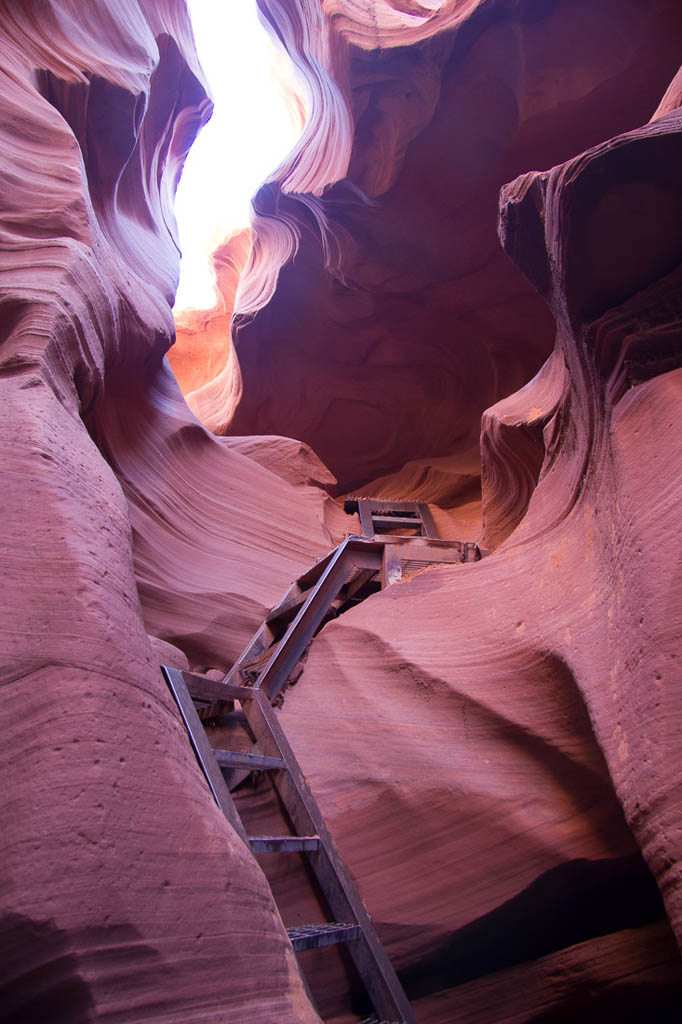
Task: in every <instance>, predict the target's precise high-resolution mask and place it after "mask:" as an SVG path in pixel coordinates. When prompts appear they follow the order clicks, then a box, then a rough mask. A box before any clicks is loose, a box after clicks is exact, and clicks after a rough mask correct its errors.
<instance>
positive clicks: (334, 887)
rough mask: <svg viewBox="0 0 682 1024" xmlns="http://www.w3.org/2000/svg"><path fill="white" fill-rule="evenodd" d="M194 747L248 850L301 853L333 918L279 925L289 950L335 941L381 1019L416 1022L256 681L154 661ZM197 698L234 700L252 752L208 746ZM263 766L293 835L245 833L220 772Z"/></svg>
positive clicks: (386, 1022)
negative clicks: (239, 681)
mask: <svg viewBox="0 0 682 1024" xmlns="http://www.w3.org/2000/svg"><path fill="white" fill-rule="evenodd" d="M162 672H163V675H164V677H165V679H166V681H167V683H168V685H169V687H170V689H171V692H172V694H173V696H174V698H175V700H176V702H177V705H178V708H179V709H180V713H181V715H182V718H183V721H184V723H185V726H186V728H187V732H188V733H189V737H190V740H191V743H192V746H193V748H194V753H195V755H196V757H197V760H198V761H199V764H200V766H201V769H202V771H203V773H204V775H205V777H206V781H207V782H208V785H209V787H210V789H211V791H212V793H213V796H214V798H215V800H216V803H217V804H218V806H219V807H220V809H221V810H222V812H223V814H224V815H225V817H226V818H227V819H228V821H229V822H230V823H231V825H232V827H233V828H234V829H235V831H236V832H237V834H238V835H239V836H240V837H241V838H242V840H243V841H244V843H245V844H246V845H247V846H248V848H249V849H250V850H251V852H252V853H254V854H256V853H281V854H286V853H302V854H304V855H305V856H306V858H307V860H308V863H309V865H310V867H311V869H312V871H313V873H314V875H315V878H316V880H317V883H318V885H319V887H320V890H321V891H322V893H323V894H324V897H325V899H326V901H327V904H328V906H329V908H330V910H331V913H332V915H333V918H334V920H333V921H329V922H327V923H323V924H312V925H308V926H305V927H302V928H290V929H287V932H288V935H289V939H290V941H291V944H292V946H293V948H294V951H295V952H303V951H305V950H309V949H319V948H322V947H324V946H330V945H335V944H337V943H340V942H343V943H345V944H346V946H347V949H348V952H349V953H350V956H351V958H352V960H353V963H354V964H355V968H356V970H357V972H358V974H359V976H360V978H361V980H362V982H363V984H364V986H365V989H366V991H367V994H368V996H369V998H370V999H371V1001H372V1005H373V1006H374V1009H375V1011H376V1013H377V1017H376V1018H374V1019H375V1020H376V1021H380V1022H382V1024H416V1021H415V1017H414V1015H413V1013H412V1010H411V1008H410V1004H409V1002H408V1000H407V997H406V995H405V993H404V992H403V989H402V986H401V984H400V982H399V981H398V978H397V975H396V973H395V971H394V969H393V966H392V964H391V962H390V960H389V958H388V956H387V954H386V951H385V950H384V947H383V946H382V944H381V941H380V940H379V937H378V935H377V933H376V930H375V928H374V924H373V923H372V920H371V918H370V916H369V914H368V913H367V910H366V908H365V905H364V903H363V902H362V900H361V898H360V895H359V893H358V891H357V889H356V887H355V884H354V882H353V880H352V878H351V875H350V872H349V871H348V868H347V867H346V865H345V864H344V862H343V860H342V858H341V855H340V854H339V851H338V850H337V848H336V845H335V843H334V840H333V839H332V837H331V835H330V833H329V830H328V829H327V827H326V825H325V823H324V819H323V817H322V814H321V812H320V809H319V807H318V805H317V803H316V801H315V799H314V797H313V795H312V793H311V791H310V788H309V786H308V784H307V782H306V780H305V777H304V775H303V772H302V771H301V768H300V766H299V764H298V762H297V760H296V758H295V757H294V754H293V751H292V750H291V747H290V746H289V743H288V742H287V739H286V737H285V735H284V733H283V731H282V727H281V725H280V723H279V721H278V719H277V715H276V712H275V710H274V709H273V707H272V705H271V703H270V700H269V699H268V697H267V695H266V693H265V692H264V690H263V689H261V688H254V687H244V686H236V685H234V684H232V683H226V682H216V681H213V680H210V679H208V678H207V677H205V676H198V675H195V674H193V673H190V672H183V671H181V670H179V669H175V668H169V667H167V666H162ZM194 699H196V700H198V701H209V702H212V701H214V702H223V701H225V700H232V701H234V700H238V701H239V703H240V704H241V706H242V709H243V711H244V715H245V717H246V720H247V721H248V724H249V728H250V730H251V732H252V734H253V736H254V737H255V739H256V743H257V746H258V753H248V754H244V753H234V752H232V751H227V750H214V749H213V748H212V747H211V746H210V744H209V742H208V737H207V735H206V732H205V730H204V726H203V725H202V722H201V720H200V718H199V716H198V714H197V711H196V709H195V707H194V702H193V701H194ZM234 769H238V770H243V771H247V772H249V773H250V772H253V771H257V772H267V773H268V774H269V775H270V777H271V779H272V781H273V784H274V786H275V788H276V790H277V793H278V794H279V797H280V799H281V801H282V804H283V806H284V808H285V810H286V813H287V816H288V817H289V819H290V821H291V823H292V825H293V827H294V829H295V835H284V836H247V834H246V831H245V829H244V826H243V824H242V821H241V819H240V817H239V814H238V812H237V808H236V806H235V804H234V801H233V799H232V796H231V794H230V791H229V789H228V786H227V783H226V781H225V778H224V777H223V771H224V770H227V771H231V770H234Z"/></svg>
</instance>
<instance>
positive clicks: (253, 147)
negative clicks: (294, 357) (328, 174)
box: [175, 0, 303, 312]
mask: <svg viewBox="0 0 682 1024" xmlns="http://www.w3.org/2000/svg"><path fill="white" fill-rule="evenodd" d="M188 7H189V12H190V15H191V18H192V25H193V27H194V35H195V39H196V46H197V51H198V53H199V59H200V61H201V65H202V67H203V69H204V72H205V74H206V77H207V79H208V81H209V83H210V87H211V91H212V94H213V100H214V103H215V110H214V113H213V117H212V118H211V120H210V121H209V123H208V124H207V125H206V127H205V128H204V129H203V131H202V132H201V133H200V134H199V137H198V139H197V140H196V142H195V143H194V145H193V147H192V149H191V150H190V153H189V156H188V158H187V163H186V164H185V169H184V171H183V174H182V178H181V180H180V185H179V187H178V192H177V197H176V203H175V214H176V217H177V221H178V231H179V235H180V248H181V250H182V261H181V264H180V284H179V287H178V294H177V296H176V300H175V310H176V312H178V311H180V310H183V309H188V308H194V309H210V308H211V307H212V306H213V305H214V304H215V302H216V293H215V287H214V275H213V271H212V268H211V264H210V254H211V252H212V251H213V250H214V249H215V248H216V246H217V245H218V244H219V243H220V242H222V241H223V239H224V238H226V237H227V236H228V235H229V234H230V233H231V232H233V231H235V230H237V229H239V228H243V227H247V226H248V224H249V200H250V198H251V196H252V195H253V194H254V192H255V191H256V190H257V188H258V186H259V185H260V184H261V182H262V181H263V180H264V179H265V178H267V177H268V175H269V174H270V173H271V172H272V171H273V170H274V169H275V168H276V167H277V165H278V164H279V163H281V161H282V160H283V159H284V157H285V156H286V154H287V153H288V152H289V150H290V149H291V148H292V147H293V146H294V144H295V142H296V140H297V138H298V137H299V135H300V134H301V131H302V127H303V107H302V102H301V99H300V96H299V95H297V92H296V87H295V84H294V71H293V66H291V65H289V66H287V62H286V57H285V56H284V55H283V54H281V53H280V52H279V51H278V50H277V49H276V48H275V45H274V44H273V42H272V41H271V39H270V37H269V35H268V34H267V32H266V30H265V28H264V27H263V26H262V25H261V23H260V22H259V20H258V15H257V10H256V0H218V2H216V0H188Z"/></svg>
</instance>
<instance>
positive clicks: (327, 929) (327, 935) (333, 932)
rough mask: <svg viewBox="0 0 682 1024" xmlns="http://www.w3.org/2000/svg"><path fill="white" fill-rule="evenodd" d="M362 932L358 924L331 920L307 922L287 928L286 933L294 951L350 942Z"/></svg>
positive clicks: (299, 951)
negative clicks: (322, 922) (300, 925)
mask: <svg viewBox="0 0 682 1024" xmlns="http://www.w3.org/2000/svg"><path fill="white" fill-rule="evenodd" d="M361 934H362V932H361V929H360V925H358V924H341V923H340V922H336V921H331V922H329V923H328V924H307V925H304V926H303V927H301V928H287V935H288V936H289V938H290V939H291V944H292V946H293V947H294V950H295V952H296V953H303V952H304V951H305V950H306V949H321V948H322V947H323V946H335V945H336V944H337V943H339V942H352V941H353V940H354V939H359V938H360V935H361Z"/></svg>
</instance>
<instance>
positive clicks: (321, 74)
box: [193, 0, 682, 497]
mask: <svg viewBox="0 0 682 1024" xmlns="http://www.w3.org/2000/svg"><path fill="white" fill-rule="evenodd" d="M261 7H262V9H263V10H264V11H265V13H266V15H267V16H268V17H269V18H270V20H271V21H272V23H273V24H274V25H275V26H276V30H277V33H278V34H279V36H280V37H281V38H282V39H283V41H284V44H285V46H286V47H287V48H288V50H289V52H290V53H291V55H292V57H293V59H294V60H295V61H297V62H298V63H299V64H300V65H301V67H302V70H303V71H304V73H305V74H306V75H307V77H308V84H309V88H310V90H311V92H312V95H313V102H312V109H313V111H314V115H313V117H312V118H311V122H310V124H309V126H308V131H307V133H306V135H305V136H304V138H303V140H302V143H301V145H300V146H299V147H298V148H297V150H296V151H295V153H294V155H293V156H292V158H291V160H290V161H289V162H288V163H286V165H285V166H284V168H283V169H282V170H281V172H280V174H279V175H278V176H277V178H276V180H274V181H272V182H271V183H270V184H268V185H267V186H265V187H264V188H263V189H262V190H261V192H260V193H259V195H258V196H257V199H256V204H255V205H256V210H257V211H258V213H259V216H257V217H256V220H255V223H254V247H253V251H252V256H251V262H250V264H249V268H248V270H247V274H246V278H245V280H244V281H243V284H242V287H241V289H240V301H239V310H241V311H243V312H245V313H249V314H251V313H253V311H254V310H257V309H259V308H260V312H259V313H258V314H257V315H256V316H255V318H254V319H250V318H248V319H246V320H245V321H244V322H243V323H240V320H239V317H238V318H237V329H236V344H237V355H238V359H239V364H240V372H241V381H242V384H243V390H242V391H241V392H240V393H239V394H238V391H237V389H236V388H235V387H234V386H233V384H232V383H231V381H230V374H231V371H230V370H228V371H226V373H225V374H223V375H222V376H221V377H219V378H218V379H216V381H214V382H213V383H212V384H207V385H206V386H205V388H203V389H202V390H201V391H199V392H198V393H197V394H196V395H195V396H194V397H193V408H194V409H195V411H196V412H197V413H198V415H199V416H200V418H201V419H202V420H203V421H204V422H206V423H207V424H208V425H209V426H210V427H211V429H213V430H217V431H219V432H221V433H224V432H231V433H235V434H240V435H244V434H284V435H287V436H292V437H296V438H299V439H300V440H303V441H305V442H307V443H308V444H310V445H311V447H312V448H313V449H314V450H315V451H316V452H317V454H318V455H319V456H320V458H321V459H322V461H323V462H324V463H325V464H326V465H327V466H329V468H330V469H331V471H332V472H333V473H334V475H335V476H336V477H337V478H338V480H339V488H340V491H341V492H346V491H350V490H357V489H359V488H364V486H365V485H366V484H367V482H368V481H370V480H373V479H374V478H376V477H379V476H383V475H386V474H392V473H394V472H396V471H399V470H400V469H401V467H402V466H403V465H404V464H405V463H406V462H411V461H414V460H424V459H440V458H443V457H448V458H450V457H452V456H454V455H460V454H462V453H466V452H470V451H471V450H472V448H475V447H477V445H478V437H479V429H480V418H481V414H482V412H483V411H484V410H485V409H486V408H487V407H489V406H490V405H492V404H494V403H495V402H496V401H497V400H498V399H500V398H502V397H503V396H505V395H508V394H509V393H510V392H512V391H514V390H516V389H517V388H518V387H520V386H521V385H522V384H524V383H525V382H526V381H527V380H528V379H530V378H531V377H532V376H533V374H534V373H535V372H536V371H537V370H538V369H539V367H540V365H541V364H542V362H543V361H544V360H545V358H546V357H547V355H548V354H549V352H550V351H551V348H552V345H553V340H554V339H553V330H554V327H553V322H552V320H551V317H550V316H549V315H548V312H547V309H546V307H545V306H544V305H543V303H542V302H541V300H540V299H539V298H538V296H537V295H535V294H534V293H533V291H532V289H531V288H530V287H529V286H528V284H527V282H525V281H524V279H523V277H522V276H521V275H520V274H519V273H518V271H517V270H516V269H515V268H514V267H513V266H512V265H511V263H510V262H509V261H508V260H507V259H506V258H505V256H504V254H503V253H502V252H501V250H500V247H499V243H498V240H497V236H496V216H495V209H496V202H497V194H498V192H499V189H500V187H501V186H502V184H503V183H504V182H505V181H508V180H510V179H511V178H514V177H515V176H516V175H518V174H520V173H521V172H523V171H527V170H529V169H533V168H538V167H548V166H552V164H555V163H558V162H560V161H563V160H566V159H568V158H569V157H571V156H573V155H574V154H575V153H578V152H580V151H582V150H583V149H585V148H586V147H588V146H591V145H594V144H596V143H598V142H601V141H602V140H605V139H608V138H609V137H611V136H613V135H615V134H617V133H619V132H623V131H625V130H628V129H630V128H634V127H636V126H637V125H639V124H641V123H643V122H644V121H646V120H648V118H650V117H651V114H652V113H653V111H654V109H655V107H656V105H657V104H658V102H659V100H660V98H661V96H662V94H663V92H664V90H665V88H666V86H667V84H668V82H669V81H670V78H671V77H672V75H673V74H674V72H675V70H676V69H677V67H678V65H679V44H680V39H681V38H682V9H681V8H680V5H679V3H678V2H677V0H656V2H655V3H653V4H649V5H645V6H643V5H642V4H641V3H639V2H638V0H627V2H625V3H623V2H622V0H606V2H602V3H599V4H595V3H592V2H591V0H578V2H572V3H560V2H552V3H550V4H538V3H536V2H528V0H524V2H522V3H516V2H514V3H508V2H501V3H490V2H486V0H482V2H471V3H464V4H462V3H453V2H448V3H444V4H435V5H434V4H431V3H429V4H421V3H416V4H412V3H410V4H407V5H406V4H396V3H389V2H387V0H386V2H377V3H376V4H374V5H369V4H358V3H348V2H344V0H336V2H335V3H333V4H327V3H325V4H324V5H320V4H319V3H318V2H316V0H308V2H306V3H303V2H301V3H298V2H297V3H293V2H285V0H267V2H263V3H262V4H261ZM321 7H323V9H324V12H325V14H326V18H323V17H322V15H321V14H320V9H321ZM375 13H376V22H374V20H373V19H374V14H375ZM461 19H465V22H464V25H461V24H460V25H459V28H458V27H457V26H458V23H459V22H460V21H461ZM417 39H420V40H421V42H420V43H419V45H410V44H413V43H416V40H417ZM398 40H400V42H398ZM379 46H380V47H381V49H380V50H379V49H377V47H379ZM323 113H324V115H325V116H326V120H325V119H324V118H323V116H322V114H323ZM304 168H305V169H304ZM302 193H305V194H302ZM311 193H312V194H311ZM294 254H295V255H294ZM280 265H283V266H282V270H281V271H280V272H279V276H277V268H278V267H279V266H280ZM264 304H265V305H264ZM444 484H445V487H446V492H445V495H444V497H445V496H446V495H447V488H448V486H449V485H448V482H447V481H444Z"/></svg>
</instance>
